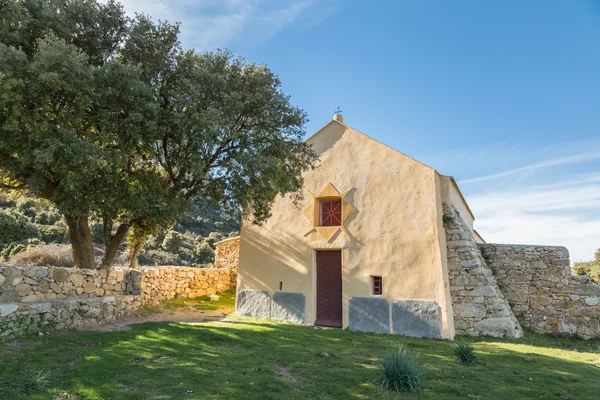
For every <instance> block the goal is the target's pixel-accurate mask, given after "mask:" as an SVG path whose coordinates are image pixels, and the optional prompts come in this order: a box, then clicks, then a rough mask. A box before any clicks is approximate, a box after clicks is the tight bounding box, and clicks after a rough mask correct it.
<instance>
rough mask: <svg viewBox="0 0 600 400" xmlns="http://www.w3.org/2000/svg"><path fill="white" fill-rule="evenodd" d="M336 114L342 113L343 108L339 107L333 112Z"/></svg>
mask: <svg viewBox="0 0 600 400" xmlns="http://www.w3.org/2000/svg"><path fill="white" fill-rule="evenodd" d="M333 113H334V114H341V113H342V110H340V108H339V107H338V108H337V110H336V111H334V112H333Z"/></svg>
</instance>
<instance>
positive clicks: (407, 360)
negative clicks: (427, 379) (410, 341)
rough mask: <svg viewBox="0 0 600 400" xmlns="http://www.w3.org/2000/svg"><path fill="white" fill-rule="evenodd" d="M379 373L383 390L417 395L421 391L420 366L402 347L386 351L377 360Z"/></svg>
mask: <svg viewBox="0 0 600 400" xmlns="http://www.w3.org/2000/svg"><path fill="white" fill-rule="evenodd" d="M379 373H380V377H379V381H380V382H381V387H382V388H383V389H386V390H394V391H396V392H397V393H418V392H419V391H420V390H421V376H422V375H423V373H422V371H421V366H420V365H419V362H418V360H417V359H416V358H415V357H413V356H412V355H410V354H409V353H408V351H407V350H406V347H404V346H402V347H400V348H399V349H398V350H390V351H388V352H387V353H386V354H385V356H384V357H383V358H382V359H381V360H379Z"/></svg>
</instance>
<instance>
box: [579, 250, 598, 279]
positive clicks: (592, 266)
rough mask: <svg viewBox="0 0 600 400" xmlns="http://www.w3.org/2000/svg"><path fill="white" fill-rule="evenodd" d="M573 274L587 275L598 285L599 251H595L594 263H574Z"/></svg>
mask: <svg viewBox="0 0 600 400" xmlns="http://www.w3.org/2000/svg"><path fill="white" fill-rule="evenodd" d="M573 273H574V274H575V275H587V276H589V277H590V279H591V280H592V282H594V283H596V284H600V249H598V250H596V254H595V257H594V261H588V262H578V263H575V265H574V266H573Z"/></svg>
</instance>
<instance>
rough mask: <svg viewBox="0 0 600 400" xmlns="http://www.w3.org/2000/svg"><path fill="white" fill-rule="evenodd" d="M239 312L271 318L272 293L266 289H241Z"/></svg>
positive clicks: (238, 304) (249, 315)
mask: <svg viewBox="0 0 600 400" xmlns="http://www.w3.org/2000/svg"><path fill="white" fill-rule="evenodd" d="M237 314H238V315H242V316H248V317H258V318H270V316H271V295H270V294H269V292H268V291H266V290H249V289H245V290H239V291H238V293H237Z"/></svg>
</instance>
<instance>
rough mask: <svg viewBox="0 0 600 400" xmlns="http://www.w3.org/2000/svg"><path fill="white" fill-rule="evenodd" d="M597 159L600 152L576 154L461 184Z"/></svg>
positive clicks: (464, 181)
mask: <svg viewBox="0 0 600 400" xmlns="http://www.w3.org/2000/svg"><path fill="white" fill-rule="evenodd" d="M597 159H600V152H594V153H584V154H576V155H574V156H567V157H559V158H554V159H551V160H546V161H542V162H538V163H535V164H530V165H526V166H524V167H520V168H515V169H512V170H509V171H504V172H500V173H497V174H491V175H485V176H480V177H477V178H471V179H464V180H462V181H460V182H459V183H460V184H467V183H474V182H484V181H489V180H494V179H498V178H504V177H506V176H510V175H515V174H521V173H529V172H533V171H536V170H540V169H543V168H548V167H555V166H559V165H569V164H577V163H582V162H586V161H593V160H597Z"/></svg>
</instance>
